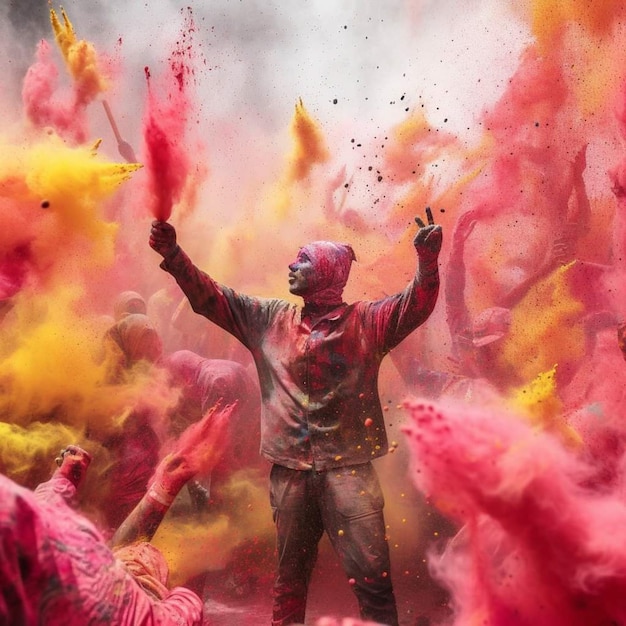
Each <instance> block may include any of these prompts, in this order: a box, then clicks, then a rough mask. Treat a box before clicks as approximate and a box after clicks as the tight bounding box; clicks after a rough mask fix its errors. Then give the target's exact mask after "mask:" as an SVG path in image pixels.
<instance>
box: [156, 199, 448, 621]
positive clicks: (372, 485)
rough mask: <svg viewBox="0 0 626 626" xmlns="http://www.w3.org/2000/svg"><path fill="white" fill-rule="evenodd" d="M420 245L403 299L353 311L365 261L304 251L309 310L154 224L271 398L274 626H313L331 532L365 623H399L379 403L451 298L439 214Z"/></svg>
mask: <svg viewBox="0 0 626 626" xmlns="http://www.w3.org/2000/svg"><path fill="white" fill-rule="evenodd" d="M427 215H428V222H429V224H428V225H425V224H424V223H423V222H422V221H421V220H419V218H416V221H417V222H418V224H419V225H420V228H419V230H418V232H417V235H416V236H415V239H414V246H415V249H416V251H417V254H418V257H419V266H418V271H417V272H416V275H415V277H414V279H413V280H412V281H411V283H410V284H409V285H407V287H406V288H405V289H404V290H403V291H402V292H400V293H398V294H395V295H393V296H388V297H385V298H383V299H381V300H378V301H373V302H355V303H353V304H346V303H345V302H343V300H342V293H343V288H344V286H345V284H346V282H347V280H348V275H349V272H350V266H351V264H352V261H354V260H355V257H354V252H353V251H352V248H351V247H350V246H348V245H345V244H341V243H334V242H328V241H318V242H314V243H311V244H309V245H307V246H305V247H303V248H301V249H300V252H299V254H298V257H297V259H296V260H295V261H294V262H293V263H291V264H290V265H289V290H290V292H291V293H292V294H295V295H298V296H301V297H302V298H303V300H304V306H303V307H300V306H296V305H293V304H291V303H289V302H286V301H284V300H278V299H263V298H255V297H250V296H246V295H242V294H239V293H237V292H236V291H234V290H233V289H230V288H229V287H226V286H224V285H220V284H218V283H216V282H215V281H213V279H211V278H210V277H209V276H208V275H206V274H205V273H203V272H202V271H200V270H199V269H198V268H197V267H195V266H194V265H193V263H192V262H191V260H190V259H189V257H188V256H187V255H186V254H185V253H184V252H183V251H182V250H181V248H180V246H179V245H178V244H177V242H176V231H175V229H174V228H173V227H172V226H171V225H170V224H167V223H165V222H159V221H156V222H153V224H152V230H151V236H150V246H151V247H152V248H153V249H154V250H156V251H157V252H158V253H159V254H160V255H161V256H162V257H163V262H162V263H161V267H162V269H164V270H166V271H167V272H169V273H170V274H172V275H173V276H174V278H175V279H176V281H177V282H178V284H179V285H180V287H181V289H182V290H183V292H184V293H185V295H186V296H187V298H188V299H189V302H190V304H191V306H192V308H193V310H194V311H195V312H196V313H199V314H201V315H204V316H205V317H207V318H208V319H209V320H211V321H213V322H214V323H216V324H217V325H218V326H220V327H222V328H223V329H225V330H226V331H228V332H229V333H231V334H232V335H234V336H235V337H236V338H237V339H238V340H239V341H240V342H241V343H242V344H243V345H244V346H246V347H247V348H248V349H249V350H250V352H251V353H252V356H253V358H254V361H255V364H256V368H257V372H258V375H259V382H260V385H261V396H262V416H261V454H262V455H263V456H264V457H265V458H266V459H268V460H269V461H270V462H271V463H272V464H273V466H272V470H271V474H270V501H271V505H272V510H273V516H274V522H275V524H276V531H277V543H278V573H277V577H276V580H275V583H274V590H273V595H274V607H273V621H272V624H273V626H287V625H288V624H296V623H304V616H305V608H306V598H307V590H308V584H309V579H310V576H311V572H312V570H313V566H314V564H315V559H316V557H317V547H318V542H319V540H320V539H321V537H322V534H323V532H324V531H326V533H327V534H328V537H329V538H330V541H331V543H332V545H333V547H334V549H335V551H336V552H337V554H338V556H339V558H340V560H341V562H342V565H343V568H344V571H345V573H346V576H347V577H348V579H349V580H350V583H351V585H352V589H353V590H354V592H355V594H356V597H357V600H358V603H359V609H360V613H361V617H362V618H364V619H368V620H372V621H377V622H380V623H383V624H389V625H390V626H396V625H397V623H398V616H397V610H396V604H395V598H394V594H393V588H392V584H391V577H390V563H389V548H388V545H387V542H386V539H385V522H384V517H383V497H382V492H381V489H380V485H379V483H378V478H377V476H376V472H375V470H374V468H373V466H372V464H371V462H372V460H373V459H375V458H377V457H380V456H382V455H384V454H386V452H387V451H388V444H387V435H386V431H385V423H384V419H383V412H382V409H381V406H380V399H379V397H378V389H377V383H378V371H379V367H380V364H381V361H382V359H383V357H384V356H385V355H386V354H387V353H388V352H389V351H390V350H391V349H392V348H393V347H394V346H396V345H397V344H398V343H400V341H402V340H403V339H404V338H405V337H406V336H407V335H409V334H410V333H411V332H412V331H413V330H414V329H415V328H417V327H418V326H419V325H420V324H422V323H423V322H425V321H426V319H428V317H429V315H430V314H431V312H432V310H433V308H434V306H435V302H436V300H437V294H438V290H439V274H438V267H437V258H438V255H439V251H440V249H441V238H442V234H441V226H438V225H435V224H434V222H433V219H432V214H431V213H430V211H427Z"/></svg>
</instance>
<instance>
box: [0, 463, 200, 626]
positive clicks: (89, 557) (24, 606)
mask: <svg viewBox="0 0 626 626" xmlns="http://www.w3.org/2000/svg"><path fill="white" fill-rule="evenodd" d="M74 493H75V487H74V486H73V485H72V484H71V483H70V481H69V480H67V479H65V478H62V477H59V476H55V477H53V479H51V480H50V481H48V483H45V484H44V485H41V486H40V487H38V488H37V490H36V492H35V493H33V492H32V491H29V490H27V489H24V488H23V487H20V486H18V485H16V484H15V483H14V482H12V481H11V480H10V479H8V478H7V477H6V476H3V475H1V474H0V502H1V503H2V505H1V506H0V624H15V625H17V624H20V625H21V626H57V625H58V626H85V624H90V625H92V626H111V625H115V626H199V624H200V623H201V621H202V602H201V600H200V598H198V596H197V595H196V594H195V593H193V592H192V591H191V590H189V589H185V588H182V587H176V588H174V589H172V590H171V591H168V592H167V595H166V596H165V597H164V598H163V599H162V600H158V599H155V598H154V597H152V596H151V595H149V594H148V593H147V592H146V591H145V590H144V589H143V588H142V587H140V585H139V584H138V582H137V581H136V580H135V578H134V577H133V576H132V575H131V573H130V572H129V571H128V569H127V568H126V567H125V566H124V565H123V563H122V562H121V561H120V560H119V559H117V558H115V556H114V554H113V552H112V551H111V549H110V548H109V547H108V546H107V545H106V543H105V541H104V539H103V537H102V535H101V534H100V533H99V532H98V530H97V529H96V528H95V527H94V525H93V524H91V522H90V521H89V520H87V519H86V518H85V517H83V516H82V515H80V514H79V513H78V512H76V511H75V510H74V509H73V508H71V507H70V506H68V504H67V502H68V501H71V499H72V497H73V496H74Z"/></svg>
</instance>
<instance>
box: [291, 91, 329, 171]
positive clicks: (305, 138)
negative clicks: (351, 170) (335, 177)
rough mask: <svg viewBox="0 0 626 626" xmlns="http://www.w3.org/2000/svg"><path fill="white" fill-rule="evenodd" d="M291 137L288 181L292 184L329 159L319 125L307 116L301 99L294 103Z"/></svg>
mask: <svg viewBox="0 0 626 626" xmlns="http://www.w3.org/2000/svg"><path fill="white" fill-rule="evenodd" d="M291 135H292V137H293V139H294V147H293V152H292V154H291V157H290V160H289V161H290V165H289V173H288V180H289V182H294V181H300V180H303V179H305V178H306V177H307V176H309V174H310V172H311V169H312V167H313V166H314V165H316V164H318V163H324V162H325V161H327V160H328V158H329V154H328V150H327V148H326V143H325V140H324V136H323V134H322V131H321V129H320V127H319V124H318V123H317V122H316V121H315V120H314V119H313V118H312V117H311V116H310V115H309V113H308V111H307V110H306V109H305V107H304V103H303V102H302V99H300V100H298V102H297V103H296V110H295V114H294V116H293V119H292V122H291Z"/></svg>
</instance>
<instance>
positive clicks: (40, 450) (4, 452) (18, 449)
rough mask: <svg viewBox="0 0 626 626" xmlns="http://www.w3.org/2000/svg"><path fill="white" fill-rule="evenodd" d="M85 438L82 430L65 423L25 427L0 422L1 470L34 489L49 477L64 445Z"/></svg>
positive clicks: (79, 443)
mask: <svg viewBox="0 0 626 626" xmlns="http://www.w3.org/2000/svg"><path fill="white" fill-rule="evenodd" d="M9 417H10V416H9ZM83 440H84V435H83V433H82V431H81V429H77V428H73V427H71V426H67V425H64V424H59V423H53V422H50V423H46V422H35V423H33V424H31V425H30V426H29V427H28V428H24V427H22V426H19V425H17V424H13V423H7V422H3V421H0V472H2V473H3V474H5V475H7V476H9V477H10V478H11V479H12V480H14V481H16V482H17V483H19V484H20V485H23V486H25V487H29V488H30V489H32V488H34V487H36V486H37V485H38V484H39V483H40V482H43V481H45V480H48V478H50V476H51V475H52V472H53V471H54V468H55V466H54V459H55V457H56V455H57V454H58V453H59V451H60V450H61V449H62V448H64V447H65V446H66V445H68V444H78V445H82V442H83Z"/></svg>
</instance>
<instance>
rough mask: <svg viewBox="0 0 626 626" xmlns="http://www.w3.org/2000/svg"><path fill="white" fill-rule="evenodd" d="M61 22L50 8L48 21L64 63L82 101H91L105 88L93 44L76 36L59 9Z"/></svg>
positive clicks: (68, 21) (67, 19)
mask: <svg viewBox="0 0 626 626" xmlns="http://www.w3.org/2000/svg"><path fill="white" fill-rule="evenodd" d="M61 15H62V17H63V23H61V21H60V20H59V17H58V15H57V14H56V12H55V11H54V9H50V23H51V24H52V30H53V31H54V37H55V41H56V43H57V45H58V47H59V49H60V51H61V54H62V55H63V59H64V60H65V64H66V65H67V68H68V70H69V72H70V74H71V76H72V78H73V79H74V81H75V83H76V85H77V89H78V93H79V95H80V98H81V99H82V100H83V102H91V101H92V100H94V99H95V98H96V96H97V95H98V94H100V93H102V92H104V91H105V90H106V89H107V81H106V79H105V78H104V76H102V74H101V73H100V71H99V69H98V60H97V54H96V50H95V48H94V46H93V45H92V44H91V43H89V42H87V41H84V40H79V39H77V38H76V33H75V32H74V27H73V26H72V23H71V22H70V20H69V18H68V17H67V14H66V13H65V11H64V10H63V9H61Z"/></svg>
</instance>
